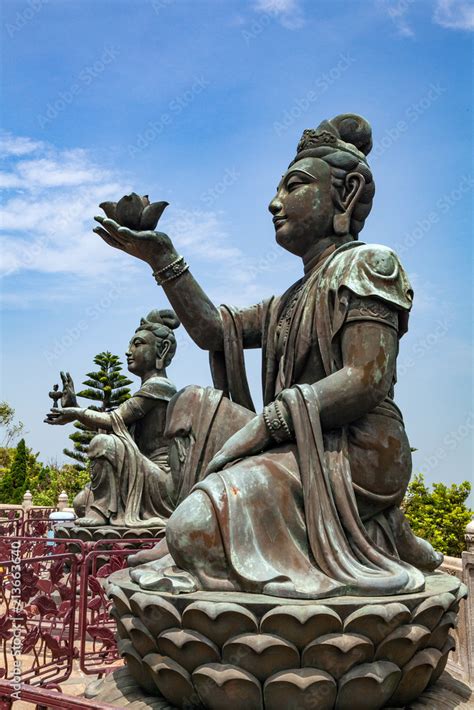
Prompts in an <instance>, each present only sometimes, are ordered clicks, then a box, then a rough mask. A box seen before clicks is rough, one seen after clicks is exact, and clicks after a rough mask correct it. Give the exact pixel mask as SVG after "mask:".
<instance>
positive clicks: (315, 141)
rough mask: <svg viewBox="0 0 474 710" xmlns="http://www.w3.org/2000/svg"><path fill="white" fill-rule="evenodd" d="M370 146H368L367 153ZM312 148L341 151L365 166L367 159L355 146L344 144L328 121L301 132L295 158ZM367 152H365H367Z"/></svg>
mask: <svg viewBox="0 0 474 710" xmlns="http://www.w3.org/2000/svg"><path fill="white" fill-rule="evenodd" d="M370 147H371V146H368V151H369V150H370ZM314 148H333V149H334V150H342V151H344V152H346V153H351V154H352V155H353V156H354V157H356V158H357V159H358V160H362V162H364V163H366V164H367V158H366V156H365V155H364V153H362V152H361V151H360V150H359V149H358V148H356V146H355V145H353V144H352V143H346V141H343V140H341V138H340V137H339V134H338V131H337V129H336V128H335V127H334V126H333V125H332V124H331V122H330V121H322V123H320V124H319V126H318V127H317V128H307V129H306V130H305V131H303V135H302V136H301V138H300V142H299V143H298V147H297V149H296V152H297V157H298V156H299V154H300V153H302V152H303V151H306V150H311V149H314ZM368 151H367V152H368Z"/></svg>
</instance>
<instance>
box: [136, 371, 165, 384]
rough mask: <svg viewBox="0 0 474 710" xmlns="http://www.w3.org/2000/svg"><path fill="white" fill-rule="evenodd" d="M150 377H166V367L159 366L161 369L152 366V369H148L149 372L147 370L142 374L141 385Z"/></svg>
mask: <svg viewBox="0 0 474 710" xmlns="http://www.w3.org/2000/svg"><path fill="white" fill-rule="evenodd" d="M151 377H166V368H164V367H163V368H161V370H157V369H156V368H153V370H150V372H147V373H146V374H145V375H142V376H141V380H142V385H144V384H145V382H147V381H148V380H149V379H150V378H151Z"/></svg>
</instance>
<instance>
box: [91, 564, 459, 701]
mask: <svg viewBox="0 0 474 710" xmlns="http://www.w3.org/2000/svg"><path fill="white" fill-rule="evenodd" d="M108 592H109V595H110V597H111V598H112V600H113V603H114V608H113V614H114V616H115V618H116V620H117V630H118V637H119V639H120V641H119V644H120V646H119V647H120V651H121V653H122V655H123V657H124V658H125V661H126V663H127V672H128V673H129V677H130V676H131V678H132V679H133V681H134V682H135V683H136V684H138V686H140V687H141V688H142V690H143V694H144V697H146V696H148V697H150V696H157V697H160V696H161V699H162V700H163V699H164V700H166V703H168V704H169V706H171V707H172V708H192V707H196V708H208V709H209V710H234V709H235V710H239V709H240V708H242V709H244V710H263V709H265V710H296V709H299V708H308V709H311V708H315V709H316V708H317V709H318V710H330V709H332V708H336V709H337V710H346V709H349V710H355V709H357V710H376V709H378V708H395V707H404V706H406V705H407V704H408V703H412V702H413V701H414V700H415V699H416V698H418V697H419V696H420V695H421V693H423V691H424V690H425V689H426V688H427V687H428V686H430V685H432V684H433V683H435V682H436V681H437V679H438V678H439V676H440V675H441V674H442V673H443V670H444V668H445V665H446V661H447V658H448V654H449V652H450V651H451V650H452V648H453V646H454V642H453V640H452V638H451V636H450V634H449V631H450V629H451V628H452V627H453V626H454V625H455V623H456V615H457V611H458V608H459V603H460V601H461V599H462V598H463V596H465V593H466V588H465V587H464V585H462V584H461V583H460V582H459V580H457V579H456V578H454V577H451V576H449V575H445V574H441V573H437V574H434V575H431V576H429V577H427V579H426V589H425V591H424V592H420V593H417V594H410V595H402V596H396V597H374V598H371V597H364V598H361V597H340V598H337V599H327V600H318V602H317V603H316V602H313V601H307V600H292V599H281V598H275V597H269V596H264V595H257V594H239V593H223V592H222V593H210V592H196V593H193V594H183V595H176V596H174V595H171V594H167V593H161V592H160V593H158V592H144V591H142V590H141V589H140V588H139V587H138V586H137V585H135V584H134V583H133V582H131V581H130V578H129V574H128V570H122V571H120V572H116V573H115V574H113V575H112V576H111V577H110V578H109V587H108ZM104 700H105V698H104ZM166 703H165V704H164V705H163V706H162V707H163V708H166V707H167V705H166ZM144 707H145V706H144ZM150 707H151V706H150ZM153 707H155V705H153ZM156 707H160V706H159V705H157V706H156Z"/></svg>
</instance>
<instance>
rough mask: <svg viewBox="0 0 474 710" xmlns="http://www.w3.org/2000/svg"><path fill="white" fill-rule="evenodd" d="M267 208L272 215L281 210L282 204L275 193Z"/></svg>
mask: <svg viewBox="0 0 474 710" xmlns="http://www.w3.org/2000/svg"><path fill="white" fill-rule="evenodd" d="M268 209H269V210H270V212H271V213H272V215H276V214H278V213H279V212H281V211H282V209H283V205H282V203H281V200H280V199H279V198H278V197H277V196H276V195H275V197H274V198H273V200H272V201H271V202H270V204H269V205H268Z"/></svg>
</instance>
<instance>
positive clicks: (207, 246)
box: [0, 135, 243, 305]
mask: <svg viewBox="0 0 474 710" xmlns="http://www.w3.org/2000/svg"><path fill="white" fill-rule="evenodd" d="M33 146H34V147H33ZM27 149H28V151H27ZM27 152H30V153H31V155H30V156H29V157H28V159H24V156H25V155H26V154H27ZM33 152H34V153H35V155H34V156H33ZM4 155H7V156H8V160H7V170H5V171H4V172H3V173H0V186H3V187H4V188H6V189H7V190H8V192H7V193H6V196H5V199H4V207H3V212H2V218H1V225H0V227H1V231H2V256H1V262H0V273H1V274H2V275H4V276H9V275H13V274H19V273H21V272H25V271H30V272H37V273H39V274H49V275H53V274H54V275H57V277H56V279H55V283H54V284H53V283H52V282H51V286H47V287H46V288H45V290H44V293H43V292H42V293H41V294H40V297H41V300H42V301H45V302H47V301H48V300H50V296H51V297H52V298H54V299H55V300H56V299H57V298H60V297H61V296H60V294H61V289H58V287H57V285H58V279H60V278H61V275H62V276H64V277H66V278H68V279H70V278H71V276H74V277H75V278H76V279H78V280H79V282H82V283H83V284H84V287H85V286H86V285H87V283H90V282H91V280H93V279H94V278H96V277H97V276H99V275H100V276H101V278H102V277H107V276H110V278H114V275H116V274H117V273H118V270H120V273H121V274H122V276H121V278H122V277H123V278H126V274H127V273H129V274H130V276H132V275H133V274H134V273H136V271H137V268H138V262H136V260H133V259H131V258H130V257H129V256H127V255H126V254H124V253H123V252H122V251H120V250H116V249H112V248H111V247H110V246H108V245H106V244H105V243H104V242H103V241H102V239H101V238H100V237H99V236H96V235H95V234H93V233H92V228H93V227H94V226H96V225H95V223H94V221H93V217H94V215H95V214H98V213H99V212H100V210H99V208H98V204H99V203H100V202H103V201H105V200H117V198H120V196H122V195H124V194H126V193H128V192H130V191H131V189H132V185H131V184H130V183H128V182H127V180H126V179H124V176H123V175H121V174H120V173H117V172H115V171H113V170H111V169H104V168H102V167H99V166H97V165H96V164H95V162H94V161H93V160H92V159H91V157H90V156H89V155H88V153H87V152H86V151H84V150H58V149H55V148H54V147H53V146H51V145H44V144H41V143H38V142H35V141H32V140H30V139H28V138H22V139H21V140H20V142H18V140H17V138H16V137H14V136H11V135H10V136H9V137H8V144H7V145H6V146H5V147H4ZM165 220H166V227H165V229H166V231H167V232H169V233H170V234H171V235H172V237H173V240H174V242H175V244H176V246H177V248H178V249H180V250H182V251H183V252H184V253H185V254H186V256H189V257H196V259H197V260H201V261H202V262H204V263H207V264H212V265H213V266H212V269H213V272H214V273H215V275H216V276H217V273H218V272H219V273H223V272H227V273H230V274H231V275H232V274H239V273H240V270H239V269H238V268H236V266H237V264H239V263H240V262H241V261H242V259H243V256H242V253H241V251H240V249H238V248H237V247H235V246H234V245H233V244H232V243H231V240H230V239H229V236H228V234H227V232H226V230H225V228H224V226H223V221H222V216H221V215H220V214H219V213H217V212H214V211H205V210H195V211H189V210H184V209H177V208H176V207H174V208H172V209H170V210H169V212H167V213H165V217H164V220H163V221H165ZM216 262H218V263H219V269H218V270H216V268H215V264H216ZM227 281H228V282H229V283H230V284H232V283H233V282H235V283H237V281H235V280H234V281H233V277H232V276H230V278H229V279H227ZM66 283H67V282H66ZM8 284H9V285H10V284H11V285H12V290H11V292H10V293H7V292H6V290H5V285H6V284H4V288H3V294H2V296H3V302H4V304H5V305H7V304H10V305H14V304H15V303H17V302H18V301H19V299H18V294H17V291H16V290H15V286H14V283H13V280H12V281H10V280H9V281H8ZM78 293H79V289H78ZM52 294H54V296H52ZM58 294H59V295H58ZM70 297H71V294H70V293H66V292H64V300H67V299H69V298H70ZM20 300H21V298H20Z"/></svg>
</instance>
